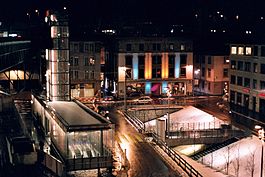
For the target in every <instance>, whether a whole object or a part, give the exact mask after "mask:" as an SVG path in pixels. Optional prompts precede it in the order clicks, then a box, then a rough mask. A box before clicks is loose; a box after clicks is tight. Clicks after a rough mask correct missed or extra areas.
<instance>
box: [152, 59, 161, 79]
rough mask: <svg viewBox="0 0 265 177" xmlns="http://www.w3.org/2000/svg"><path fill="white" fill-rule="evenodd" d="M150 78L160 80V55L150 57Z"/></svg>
mask: <svg viewBox="0 0 265 177" xmlns="http://www.w3.org/2000/svg"><path fill="white" fill-rule="evenodd" d="M152 67H153V68H152V77H153V78H161V55H154V56H152Z"/></svg>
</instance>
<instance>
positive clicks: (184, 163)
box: [152, 133, 202, 177]
mask: <svg viewBox="0 0 265 177" xmlns="http://www.w3.org/2000/svg"><path fill="white" fill-rule="evenodd" d="M152 137H153V139H154V141H155V143H156V144H157V145H158V146H159V147H160V148H162V149H163V150H164V152H165V153H167V155H168V156H169V157H170V158H171V159H172V160H173V161H174V162H176V163H177V164H178V165H179V166H180V167H181V168H182V169H183V170H184V171H185V172H186V173H187V174H188V175H189V176H196V177H198V176H199V177H202V174H200V173H199V172H198V171H197V170H196V169H195V168H193V167H192V166H191V165H190V164H189V163H188V162H187V161H186V160H185V159H183V158H182V157H181V156H180V155H179V154H178V153H176V152H175V151H174V150H172V149H171V148H170V147H169V146H167V144H166V143H165V142H164V141H162V140H161V139H160V138H159V137H158V136H157V135H156V134H155V133H152Z"/></svg>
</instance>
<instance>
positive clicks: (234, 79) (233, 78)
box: [230, 75, 236, 84]
mask: <svg viewBox="0 0 265 177" xmlns="http://www.w3.org/2000/svg"><path fill="white" fill-rule="evenodd" d="M230 79H231V80H230V84H236V76H234V75H231V78H230Z"/></svg>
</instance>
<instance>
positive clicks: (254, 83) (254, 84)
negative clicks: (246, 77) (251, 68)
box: [252, 79, 257, 89]
mask: <svg viewBox="0 0 265 177" xmlns="http://www.w3.org/2000/svg"><path fill="white" fill-rule="evenodd" d="M252 85H253V89H257V80H256V79H253V84H252Z"/></svg>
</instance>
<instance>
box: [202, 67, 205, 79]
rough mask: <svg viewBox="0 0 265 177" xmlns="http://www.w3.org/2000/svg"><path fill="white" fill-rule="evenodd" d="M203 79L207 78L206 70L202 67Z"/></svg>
mask: <svg viewBox="0 0 265 177" xmlns="http://www.w3.org/2000/svg"><path fill="white" fill-rule="evenodd" d="M202 77H205V68H204V67H202Z"/></svg>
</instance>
